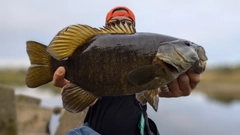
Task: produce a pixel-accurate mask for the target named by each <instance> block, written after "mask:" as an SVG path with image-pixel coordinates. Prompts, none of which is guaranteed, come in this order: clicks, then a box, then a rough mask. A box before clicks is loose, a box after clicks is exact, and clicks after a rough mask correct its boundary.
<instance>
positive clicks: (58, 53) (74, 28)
mask: <svg viewBox="0 0 240 135" xmlns="http://www.w3.org/2000/svg"><path fill="white" fill-rule="evenodd" d="M134 33H136V30H135V28H134V27H133V26H132V25H128V24H126V23H120V24H119V25H115V26H113V25H111V26H108V27H103V28H100V29H97V28H92V27H90V26H88V25H81V24H78V25H71V26H68V27H66V28H64V29H62V30H61V31H60V32H58V34H57V35H56V36H55V37H54V38H53V40H52V41H51V43H50V44H49V46H48V47H47V51H48V52H49V53H50V54H51V55H52V56H53V57H54V58H56V59H57V60H61V59H64V58H67V57H69V56H71V55H72V54H73V53H74V51H75V50H76V48H78V47H79V46H82V45H83V44H84V43H86V42H87V41H89V40H90V39H92V38H93V37H94V36H96V35H98V34H134Z"/></svg>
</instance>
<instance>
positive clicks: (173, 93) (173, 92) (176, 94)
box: [159, 79, 182, 97]
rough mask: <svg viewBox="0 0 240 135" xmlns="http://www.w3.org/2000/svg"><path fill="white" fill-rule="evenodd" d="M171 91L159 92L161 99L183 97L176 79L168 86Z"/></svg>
mask: <svg viewBox="0 0 240 135" xmlns="http://www.w3.org/2000/svg"><path fill="white" fill-rule="evenodd" d="M168 87H169V91H159V96H160V97H179V96H181V95H182V92H181V90H180V89H179V85H178V80H177V79H175V80H173V81H172V82H170V83H169V84H168Z"/></svg>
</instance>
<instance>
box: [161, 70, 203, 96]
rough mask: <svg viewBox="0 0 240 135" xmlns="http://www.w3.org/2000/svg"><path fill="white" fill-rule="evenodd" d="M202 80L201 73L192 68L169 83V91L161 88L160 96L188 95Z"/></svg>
mask: <svg viewBox="0 0 240 135" xmlns="http://www.w3.org/2000/svg"><path fill="white" fill-rule="evenodd" d="M200 80H201V75H200V74H198V73H196V72H195V71H194V70H193V69H192V68H190V69H189V70H188V71H187V72H186V73H184V74H182V75H180V76H179V77H178V78H177V79H175V80H173V81H172V82H170V83H169V84H168V88H169V91H161V90H159V97H180V96H188V95H190V94H191V92H192V90H193V89H195V88H196V86H197V84H198V83H199V82H200Z"/></svg>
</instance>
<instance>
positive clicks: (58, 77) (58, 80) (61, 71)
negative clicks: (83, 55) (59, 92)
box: [52, 67, 69, 87]
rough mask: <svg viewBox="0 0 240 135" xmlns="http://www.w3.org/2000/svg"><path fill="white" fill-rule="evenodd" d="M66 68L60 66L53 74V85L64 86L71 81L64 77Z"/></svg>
mask: <svg viewBox="0 0 240 135" xmlns="http://www.w3.org/2000/svg"><path fill="white" fill-rule="evenodd" d="M65 72H66V71H65V68H64V67H59V68H58V69H57V70H56V71H55V73H54V75H53V81H52V82H53V85H54V86H57V87H63V86H64V85H66V84H67V83H68V82H69V81H68V80H66V79H65V78H64V76H65Z"/></svg>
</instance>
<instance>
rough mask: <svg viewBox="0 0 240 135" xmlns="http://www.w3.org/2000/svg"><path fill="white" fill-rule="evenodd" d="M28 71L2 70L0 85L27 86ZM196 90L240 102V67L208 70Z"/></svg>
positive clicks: (50, 84)
mask: <svg viewBox="0 0 240 135" xmlns="http://www.w3.org/2000/svg"><path fill="white" fill-rule="evenodd" d="M25 76H26V70H9V69H2V70H0V83H1V84H6V85H10V86H26V85H25ZM41 87H42V88H49V89H51V90H52V91H54V92H56V93H59V91H60V89H59V88H57V87H55V86H53V84H52V83H48V84H46V85H44V86H41ZM196 90H199V91H202V92H204V93H206V94H207V95H208V96H209V97H211V98H214V99H216V100H221V101H223V102H231V101H233V100H240V67H236V68H226V67H221V68H214V69H208V70H206V71H205V72H204V73H203V74H202V79H201V82H200V83H199V85H198V86H197V88H196Z"/></svg>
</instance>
